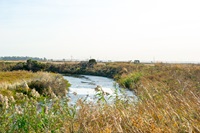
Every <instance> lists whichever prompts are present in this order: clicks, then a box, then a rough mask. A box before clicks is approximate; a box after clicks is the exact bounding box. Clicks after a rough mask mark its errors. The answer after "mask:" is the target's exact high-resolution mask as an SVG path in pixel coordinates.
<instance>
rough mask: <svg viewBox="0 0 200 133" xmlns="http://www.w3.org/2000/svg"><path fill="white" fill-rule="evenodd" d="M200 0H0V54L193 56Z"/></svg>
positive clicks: (198, 56)
mask: <svg viewBox="0 0 200 133" xmlns="http://www.w3.org/2000/svg"><path fill="white" fill-rule="evenodd" d="M199 7H200V1H199V0H84V1H83V0H0V56H34V57H35V56H36V57H47V58H54V59H63V58H65V59H69V58H70V57H71V56H73V58H76V59H87V58H89V57H92V58H96V59H102V60H134V59H140V60H147V61H151V60H153V58H155V60H160V61H198V62H200V8H199Z"/></svg>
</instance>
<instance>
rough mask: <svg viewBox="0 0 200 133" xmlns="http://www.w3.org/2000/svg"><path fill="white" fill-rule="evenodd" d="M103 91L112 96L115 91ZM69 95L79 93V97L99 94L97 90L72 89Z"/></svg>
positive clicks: (104, 89) (107, 89) (106, 89)
mask: <svg viewBox="0 0 200 133" xmlns="http://www.w3.org/2000/svg"><path fill="white" fill-rule="evenodd" d="M102 90H103V91H104V92H107V93H109V94H111V95H112V94H113V93H114V91H113V90H112V89H111V88H102ZM69 93H70V94H73V93H77V95H95V94H96V93H97V92H96V91H95V89H89V88H70V91H69Z"/></svg>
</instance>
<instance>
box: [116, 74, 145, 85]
mask: <svg viewBox="0 0 200 133" xmlns="http://www.w3.org/2000/svg"><path fill="white" fill-rule="evenodd" d="M141 76H142V74H141V73H139V72H134V73H131V74H129V75H128V76H126V77H124V78H123V77H122V78H121V79H120V80H119V83H120V84H121V85H122V86H123V87H125V88H129V89H136V88H137V84H138V82H139V80H140V78H141Z"/></svg>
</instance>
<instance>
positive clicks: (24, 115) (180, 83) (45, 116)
mask: <svg viewBox="0 0 200 133" xmlns="http://www.w3.org/2000/svg"><path fill="white" fill-rule="evenodd" d="M0 71H1V72H0V100H1V101H0V103H1V107H0V109H1V111H0V112H1V113H0V125H1V126H0V132H70V133H76V132H77V133H82V132H88V133H115V132H122V133H132V132H133V133H134V132H135V133H138V132H139V133H140V132H141V133H142V132H147V133H148V132H149V133H152V132H154V133H161V132H166V133H185V132H191V133H192V132H194V133H198V132H200V114H199V112H200V65H197V64H196V65H194V64H162V63H158V64H133V63H116V62H113V63H102V62H101V63H97V62H95V60H92V61H88V62H78V63H75V62H68V63H66V62H65V63H46V62H38V61H33V60H27V61H26V62H0ZM28 71H29V72H28ZM31 71H32V72H31ZM52 72H53V73H52ZM56 73H61V74H86V75H96V76H105V77H110V78H114V79H115V80H116V81H117V82H118V83H119V84H120V85H121V86H122V87H124V88H129V89H130V90H133V91H135V92H136V95H137V96H138V102H137V103H130V102H126V101H122V100H120V99H117V98H116V102H115V104H114V105H112V106H111V105H108V104H106V103H103V102H102V103H98V104H92V103H90V104H88V103H85V102H84V101H81V100H80V101H79V102H77V104H76V105H74V106H69V105H68V104H67V101H68V99H67V98H62V100H61V98H58V97H62V96H64V94H65V93H66V91H67V88H68V87H69V83H68V82H67V81H64V79H63V78H62V76H61V75H59V74H56ZM27 88H28V90H27ZM34 88H35V90H36V91H35V92H38V93H39V94H40V95H42V96H43V98H41V99H39V100H40V102H41V103H45V99H46V98H45V97H49V98H51V99H52V105H51V108H48V106H46V105H45V104H41V107H40V110H41V111H40V112H38V111H37V110H38V107H37V105H36V102H37V98H35V97H34V96H33V94H31V92H32V90H34ZM49 88H51V89H49ZM10 90H12V91H10ZM13 90H14V91H13ZM18 93H22V94H23V95H27V96H25V97H24V98H18V97H17V96H18V95H19V94H18ZM11 96H12V97H13V98H12V97H11ZM55 96H56V97H57V98H56V97H55ZM102 97H103V96H102ZM13 99H14V100H13ZM20 100H21V101H24V102H21V103H19V102H18V101H20ZM127 100H128V99H127Z"/></svg>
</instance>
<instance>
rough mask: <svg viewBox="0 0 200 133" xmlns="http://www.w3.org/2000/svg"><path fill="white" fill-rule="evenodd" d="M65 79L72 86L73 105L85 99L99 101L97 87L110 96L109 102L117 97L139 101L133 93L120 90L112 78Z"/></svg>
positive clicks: (83, 76) (88, 76)
mask: <svg viewBox="0 0 200 133" xmlns="http://www.w3.org/2000/svg"><path fill="white" fill-rule="evenodd" d="M64 78H65V79H66V80H68V81H69V83H70V84H71V86H70V88H69V93H68V97H69V98H70V103H71V104H75V103H76V101H77V100H78V99H83V100H85V101H87V102H94V101H97V100H98V97H97V92H96V91H95V89H94V88H95V87H97V86H101V88H102V90H103V91H104V92H106V93H107V94H109V95H106V96H105V97H106V99H107V100H108V98H109V100H110V99H112V98H114V97H115V96H116V95H118V96H120V97H126V98H127V97H128V98H131V99H132V100H134V101H135V100H137V97H136V96H135V94H134V93H133V92H132V91H129V90H128V89H122V88H120V87H119V85H118V84H117V83H116V82H115V81H114V80H113V79H111V78H106V77H101V76H90V75H76V76H75V75H70V76H64Z"/></svg>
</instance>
